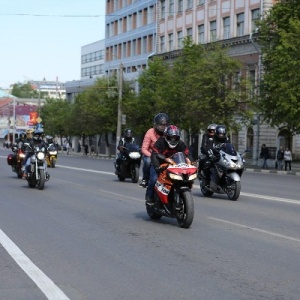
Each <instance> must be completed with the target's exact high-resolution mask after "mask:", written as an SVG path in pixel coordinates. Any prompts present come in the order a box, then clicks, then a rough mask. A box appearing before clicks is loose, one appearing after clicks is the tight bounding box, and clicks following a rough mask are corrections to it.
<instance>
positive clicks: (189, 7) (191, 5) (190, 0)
mask: <svg viewBox="0 0 300 300" xmlns="http://www.w3.org/2000/svg"><path fill="white" fill-rule="evenodd" d="M191 8H193V0H187V9H191Z"/></svg>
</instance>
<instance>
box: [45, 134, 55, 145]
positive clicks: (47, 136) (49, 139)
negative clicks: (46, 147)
mask: <svg viewBox="0 0 300 300" xmlns="http://www.w3.org/2000/svg"><path fill="white" fill-rule="evenodd" d="M46 141H47V143H48V144H52V143H53V137H52V136H50V135H46Z"/></svg>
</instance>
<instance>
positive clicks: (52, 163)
mask: <svg viewBox="0 0 300 300" xmlns="http://www.w3.org/2000/svg"><path fill="white" fill-rule="evenodd" d="M55 163H56V162H55V159H54V158H52V159H51V168H55Z"/></svg>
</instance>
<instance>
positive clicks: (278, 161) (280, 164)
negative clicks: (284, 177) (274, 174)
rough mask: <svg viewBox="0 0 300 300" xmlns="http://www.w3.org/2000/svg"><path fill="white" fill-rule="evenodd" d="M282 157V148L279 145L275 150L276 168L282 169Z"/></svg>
mask: <svg viewBox="0 0 300 300" xmlns="http://www.w3.org/2000/svg"><path fill="white" fill-rule="evenodd" d="M283 158H284V150H283V147H282V146H281V147H280V149H278V151H277V155H276V159H277V170H279V171H282V168H283Z"/></svg>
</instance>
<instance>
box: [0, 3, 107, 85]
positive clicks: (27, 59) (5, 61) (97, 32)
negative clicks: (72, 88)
mask: <svg viewBox="0 0 300 300" xmlns="http://www.w3.org/2000/svg"><path fill="white" fill-rule="evenodd" d="M105 3H106V0H1V3H0V88H3V89H6V88H8V87H9V85H11V84H14V83H17V82H21V83H24V82H25V81H28V80H37V81H38V80H43V79H44V78H45V79H46V80H49V81H56V79H57V78H58V80H59V81H62V82H66V81H72V80H79V79H80V63H81V47H82V46H84V45H87V44H90V43H93V42H96V41H99V40H102V39H104V37H105Z"/></svg>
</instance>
